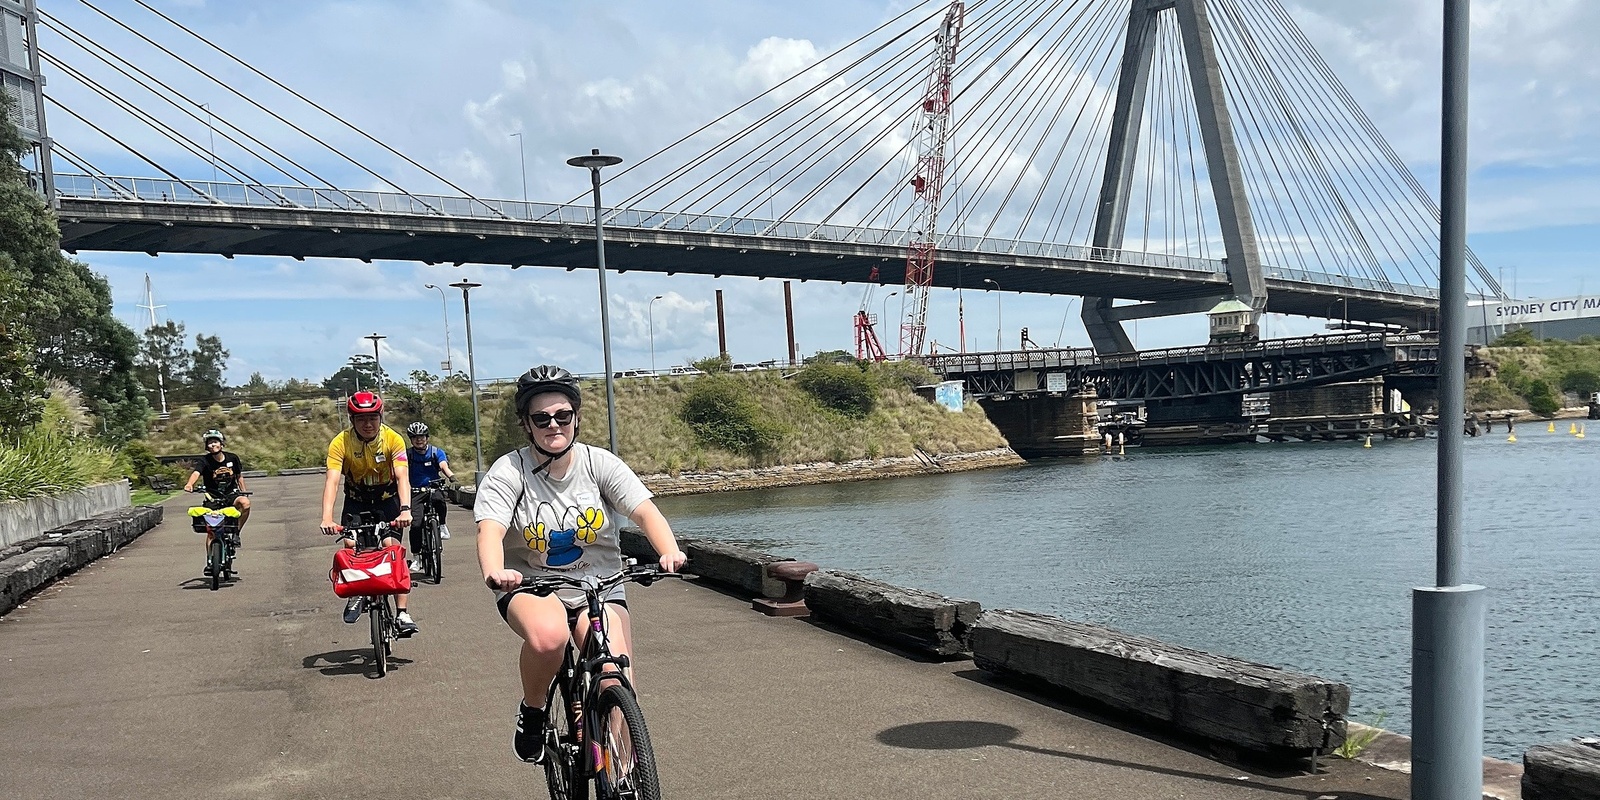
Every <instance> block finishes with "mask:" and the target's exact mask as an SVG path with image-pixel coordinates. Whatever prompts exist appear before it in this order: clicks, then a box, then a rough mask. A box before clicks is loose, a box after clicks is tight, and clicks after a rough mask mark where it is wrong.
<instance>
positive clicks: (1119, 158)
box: [1081, 0, 1267, 353]
mask: <svg viewBox="0 0 1600 800" xmlns="http://www.w3.org/2000/svg"><path fill="white" fill-rule="evenodd" d="M1206 3H1207V0H1129V11H1128V35H1127V42H1126V44H1125V45H1124V47H1123V51H1122V64H1121V68H1120V72H1119V76H1118V80H1117V101H1116V109H1115V111H1114V112H1113V117H1112V121H1111V134H1110V141H1109V143H1108V146H1107V148H1106V169H1105V177H1104V179H1103V180H1102V181H1101V184H1100V199H1099V205H1098V206H1097V207H1096V209H1097V210H1096V213H1095V223H1094V233H1093V238H1092V240H1091V242H1092V244H1093V246H1094V247H1096V248H1106V249H1108V250H1120V249H1121V248H1122V239H1123V234H1124V233H1125V231H1126V230H1127V223H1128V203H1129V197H1130V195H1131V192H1132V188H1133V178H1134V174H1133V173H1134V162H1135V161H1136V160H1137V156H1138V149H1139V131H1140V128H1141V126H1142V124H1143V121H1144V108H1145V95H1146V94H1147V89H1148V84H1149V78H1150V66H1151V62H1152V61H1153V60H1154V57H1155V52H1156V46H1157V33H1158V30H1159V29H1158V27H1157V24H1158V22H1159V15H1161V14H1163V13H1167V12H1171V13H1173V14H1175V15H1176V17H1177V24H1178V29H1179V33H1180V35H1181V40H1182V43H1183V52H1184V61H1185V66H1186V67H1187V68H1188V72H1189V83H1190V85H1191V86H1192V87H1193V89H1194V104H1195V111H1196V114H1197V117H1198V120H1199V123H1200V137H1201V142H1202V144H1203V146H1204V149H1205V157H1206V165H1207V170H1206V171H1207V173H1208V174H1209V176H1210V180H1211V194H1212V198H1213V199H1214V200H1215V202H1216V209H1217V218H1218V222H1219V223H1220V227H1221V232H1222V241H1223V245H1224V248H1225V250H1226V251H1227V255H1226V258H1225V260H1226V262H1227V266H1228V282H1229V284H1230V293H1229V294H1228V295H1223V296H1218V295H1210V296H1206V297H1196V298H1192V299H1184V300H1171V301H1164V302H1150V303H1140V304H1137V305H1132V306H1121V307H1114V306H1113V305H1112V301H1113V300H1114V299H1115V298H1110V297H1085V298H1083V311H1082V312H1081V317H1082V319H1083V324H1084V328H1085V329H1086V330H1087V331H1088V333H1089V339H1090V341H1091V342H1093V344H1094V348H1095V350H1096V351H1097V352H1100V353H1123V352H1129V351H1132V350H1133V349H1134V347H1133V343H1132V342H1131V341H1130V340H1129V339H1128V335H1127V333H1126V332H1125V331H1124V330H1123V329H1122V322H1123V320H1129V319H1142V318H1147V317H1160V316H1171V315H1175V314H1192V313H1197V312H1203V311H1207V310H1209V309H1210V308H1212V307H1213V306H1215V305H1216V304H1217V303H1218V302H1220V301H1222V300H1225V299H1236V300H1238V301H1239V302H1242V303H1244V304H1246V305H1248V306H1250V307H1251V309H1253V311H1252V314H1253V318H1252V320H1251V322H1252V323H1255V322H1256V321H1257V319H1259V317H1260V314H1261V311H1262V310H1263V309H1265V308H1266V305H1267V287H1266V282H1265V281H1264V280H1263V279H1262V277H1261V254H1260V250H1259V249H1258V248H1257V246H1256V233H1255V225H1254V223H1253V222H1252V220H1251V217H1250V201H1249V198H1248V197H1247V196H1246V194H1245V184H1244V171H1243V169H1242V168H1241V167H1240V162H1239V150H1238V147H1237V145H1236V142H1235V139H1234V134H1233V121H1232V117H1231V116H1230V115H1229V113H1228V101H1227V96H1226V94H1225V91H1224V88H1223V85H1222V73H1221V70H1220V68H1219V66H1218V62H1217V52H1216V39H1215V37H1214V35H1213V33H1212V28H1211V20H1210V17H1209V15H1208V12H1207V6H1206ZM1251 327H1252V328H1253V327H1254V325H1253V324H1252V326H1251Z"/></svg>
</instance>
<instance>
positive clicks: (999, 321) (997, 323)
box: [983, 278, 1005, 352]
mask: <svg viewBox="0 0 1600 800" xmlns="http://www.w3.org/2000/svg"><path fill="white" fill-rule="evenodd" d="M983 282H984V283H987V284H990V285H991V286H993V287H994V349H995V352H999V351H1000V350H1001V347H1000V330H1001V329H1002V328H1004V327H1005V321H1004V317H1002V316H1000V284H999V283H998V282H997V281H995V280H994V279H993V278H984V279H983Z"/></svg>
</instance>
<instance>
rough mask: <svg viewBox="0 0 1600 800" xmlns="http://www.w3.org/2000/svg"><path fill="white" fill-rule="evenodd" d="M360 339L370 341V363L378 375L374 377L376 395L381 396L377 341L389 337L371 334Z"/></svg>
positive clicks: (381, 371) (381, 366)
mask: <svg viewBox="0 0 1600 800" xmlns="http://www.w3.org/2000/svg"><path fill="white" fill-rule="evenodd" d="M361 338H363V339H371V340H372V363H373V366H375V367H377V368H378V374H377V375H376V376H375V379H376V380H377V382H378V394H383V359H382V358H379V356H378V342H379V340H382V339H387V338H389V337H387V336H384V335H382V334H379V333H373V334H371V335H368V336H363V337H361Z"/></svg>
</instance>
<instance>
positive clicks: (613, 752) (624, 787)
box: [593, 684, 661, 800]
mask: <svg viewBox="0 0 1600 800" xmlns="http://www.w3.org/2000/svg"><path fill="white" fill-rule="evenodd" d="M593 713H595V714H596V715H598V718H597V721H598V722H599V723H600V724H599V726H598V727H599V729H600V734H601V735H600V763H598V764H596V765H595V772H594V794H595V797H596V798H599V800H620V798H628V799H629V800H661V784H660V781H659V780H658V777H657V775H656V756H655V751H654V750H653V749H652V748H651V747H650V732H649V731H648V730H646V729H645V726H644V712H643V711H642V710H640V708H639V701H638V700H637V699H635V698H634V696H633V692H631V691H629V690H628V689H626V688H624V687H622V686H619V685H615V684H613V685H611V686H607V687H605V688H604V689H601V690H600V701H599V707H598V708H595V709H594V710H593Z"/></svg>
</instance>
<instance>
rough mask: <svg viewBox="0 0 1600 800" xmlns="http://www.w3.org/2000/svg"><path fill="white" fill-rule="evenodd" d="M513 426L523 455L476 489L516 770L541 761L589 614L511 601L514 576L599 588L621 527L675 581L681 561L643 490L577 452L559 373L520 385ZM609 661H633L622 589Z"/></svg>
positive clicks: (572, 412) (570, 388) (570, 391)
mask: <svg viewBox="0 0 1600 800" xmlns="http://www.w3.org/2000/svg"><path fill="white" fill-rule="evenodd" d="M514 403H515V406H516V411H517V418H518V420H519V422H520V424H521V426H522V430H523V432H524V433H526V434H527V436H528V443H529V446H528V447H524V448H521V449H519V450H516V451H514V452H511V453H507V454H506V455H504V456H501V457H500V458H499V459H497V460H496V461H495V462H494V465H493V466H491V467H490V468H489V471H488V472H486V473H484V475H483V479H482V480H481V481H479V483H478V494H477V498H476V499H475V501H474V503H473V515H474V517H475V518H476V519H477V522H478V565H479V567H481V568H482V570H483V580H484V583H485V584H487V585H488V586H489V588H490V589H493V590H495V595H496V597H497V600H498V603H497V605H498V606H499V609H500V616H501V617H502V618H504V619H505V621H506V624H508V625H510V626H511V629H512V630H513V631H516V633H517V635H518V636H521V637H522V640H523V645H522V652H521V657H520V659H519V665H520V667H521V675H522V698H523V699H522V703H521V704H520V705H519V707H518V718H517V731H516V734H515V736H514V737H513V738H512V750H513V751H514V752H515V753H516V754H517V757H518V758H520V759H522V760H523V761H527V762H532V763H538V762H540V761H542V760H543V758H544V727H545V718H546V714H545V709H544V708H543V706H544V702H545V695H546V694H547V693H548V691H549V689H550V683H551V681H553V680H554V679H555V676H556V672H557V671H558V670H560V669H561V658H562V656H563V655H564V654H565V652H566V646H567V642H568V641H569V639H571V638H573V637H576V638H577V640H578V643H579V646H580V647H581V646H582V642H583V637H585V636H586V635H587V634H588V629H587V628H588V626H587V621H588V609H587V608H585V607H584V602H583V596H582V593H581V592H576V591H571V590H569V591H566V592H560V593H557V594H554V595H551V596H548V597H539V596H536V595H534V594H531V593H528V592H519V591H516V589H518V588H519V586H520V585H521V583H522V579H523V576H525V575H528V576H533V575H541V574H551V573H559V574H565V575H571V576H574V577H578V576H586V575H593V576H606V575H611V574H613V573H615V572H617V571H618V570H620V569H622V550H621V547H620V544H619V541H618V531H619V530H620V529H621V520H622V519H624V518H626V519H629V520H632V521H633V523H634V524H635V525H638V526H639V529H640V530H642V531H643V532H644V535H645V537H646V538H648V539H649V540H650V545H651V546H652V547H654V548H655V550H656V552H657V553H658V554H660V563H661V568H662V569H664V570H666V571H668V572H676V571H678V569H679V568H681V567H682V566H683V564H684V562H685V561H686V560H688V557H687V556H685V555H684V554H683V551H682V550H680V549H679V548H678V542H677V540H676V539H675V538H673V535H672V527H671V526H670V525H668V524H667V520H666V518H665V517H663V516H661V512H660V511H658V510H657V509H656V505H655V503H653V502H651V501H650V496H651V495H650V490H649V489H646V488H645V486H644V484H643V483H642V482H640V480H639V477H638V476H637V475H635V474H634V473H633V470H632V469H630V468H629V467H628V465H627V464H625V463H623V461H622V459H620V458H617V457H616V455H614V454H612V453H611V452H609V451H606V450H601V449H599V448H597V447H590V446H588V445H586V444H580V443H579V442H578V422H579V411H580V408H581V406H582V404H583V397H582V395H581V394H580V393H579V391H578V381H577V379H576V378H574V377H572V374H571V373H569V372H567V371H566V370H564V369H561V368H560V367H535V368H534V369H531V370H528V372H527V374H525V375H523V376H522V377H521V378H520V379H519V380H518V381H517V394H516V399H515V400H514ZM606 613H607V616H608V619H607V631H608V635H609V636H610V637H611V638H612V639H613V641H612V643H611V644H612V652H613V653H615V654H618V655H621V654H627V655H628V656H629V657H630V659H631V658H632V653H633V635H632V631H631V630H630V628H629V622H628V606H627V599H626V598H625V596H624V595H623V590H622V587H620V586H619V587H617V589H615V590H614V591H613V592H612V594H611V595H609V596H607V597H606Z"/></svg>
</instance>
